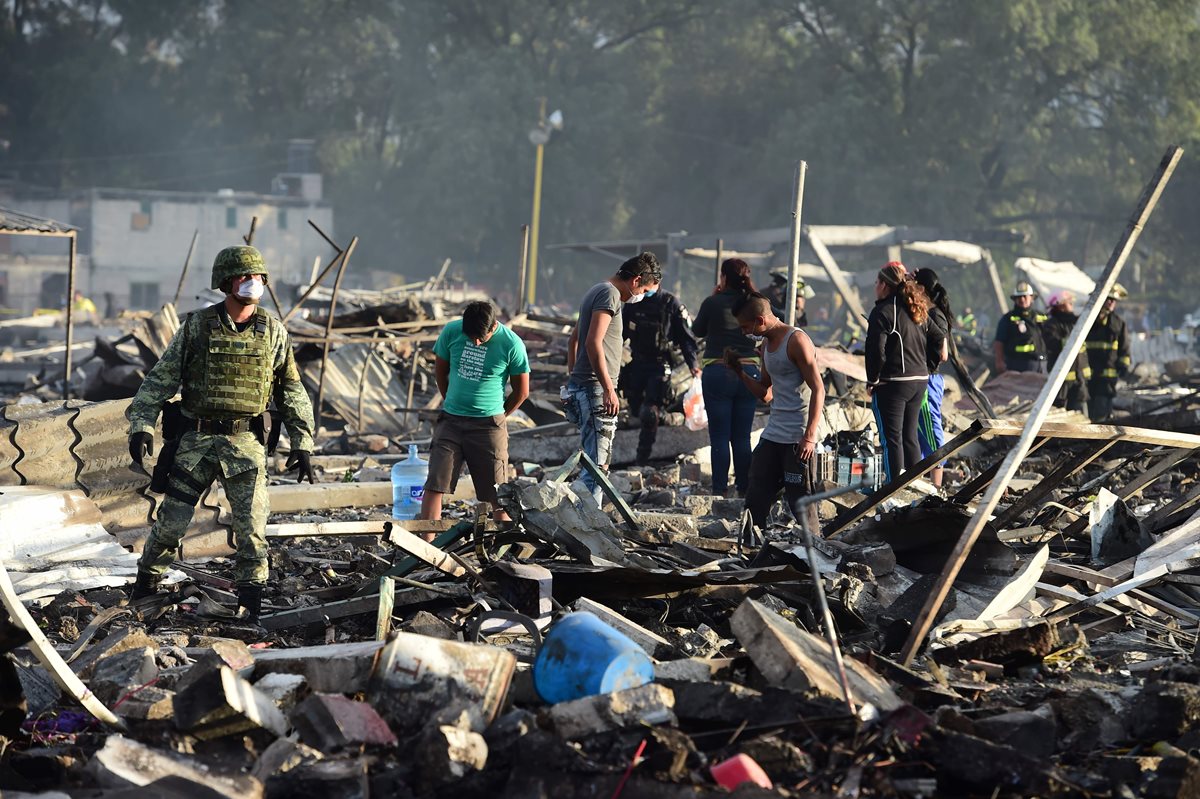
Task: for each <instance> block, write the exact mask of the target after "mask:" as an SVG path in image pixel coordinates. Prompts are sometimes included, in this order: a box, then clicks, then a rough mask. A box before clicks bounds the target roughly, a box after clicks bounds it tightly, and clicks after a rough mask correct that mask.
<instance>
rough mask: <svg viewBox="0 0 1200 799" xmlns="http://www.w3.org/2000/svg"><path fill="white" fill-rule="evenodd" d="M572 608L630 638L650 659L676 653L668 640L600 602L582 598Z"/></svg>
mask: <svg viewBox="0 0 1200 799" xmlns="http://www.w3.org/2000/svg"><path fill="white" fill-rule="evenodd" d="M571 607H572V608H573V609H575V610H585V611H587V612H588V613H591V614H594V615H596V616H598V617H599V618H600V621H602V622H604V623H605V624H607V625H608V626H610V627H612V628H613V629H615V630H617V632H620V633H623V634H625V635H627V636H629V638H630V639H632V640H633V642H634V643H635V644H637V645H638V646H640V647H641V648H642V649H643V650H645V652H646V654H647V655H649V656H650V657H670V656H671V655H672V654H673V653H674V652H675V647H674V646H672V644H671V642H670V641H668V640H667V639H666V638H663V637H662V636H661V635H659V634H658V633H654V632H651V631H650V630H647V629H646V628H645V627H643V626H642V625H640V624H638V623H637V622H634V621H631V620H629V619H627V618H625V617H624V616H622V615H621V614H620V613H617V612H616V611H615V610H613V609H612V608H610V607H608V606H607V605H601V604H600V603H599V602H596V601H594V600H591V599H588V598H587V597H580V598H579V599H577V600H575V604H574V605H572V606H571Z"/></svg>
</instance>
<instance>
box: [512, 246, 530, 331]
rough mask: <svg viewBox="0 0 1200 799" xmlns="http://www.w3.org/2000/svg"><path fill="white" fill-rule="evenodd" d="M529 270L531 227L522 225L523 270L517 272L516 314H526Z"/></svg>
mask: <svg viewBox="0 0 1200 799" xmlns="http://www.w3.org/2000/svg"><path fill="white" fill-rule="evenodd" d="M528 268H529V225H521V268H520V269H519V270H518V271H517V307H516V310H515V313H518V314H521V313H525V280H526V278H527V276H528V275H527V272H526V271H525V270H527V269H528Z"/></svg>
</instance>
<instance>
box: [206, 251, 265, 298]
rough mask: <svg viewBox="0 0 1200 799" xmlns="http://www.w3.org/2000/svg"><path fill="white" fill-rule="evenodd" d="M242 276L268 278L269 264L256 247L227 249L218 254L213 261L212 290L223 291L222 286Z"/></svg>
mask: <svg viewBox="0 0 1200 799" xmlns="http://www.w3.org/2000/svg"><path fill="white" fill-rule="evenodd" d="M242 275H262V276H263V277H264V278H266V277H267V276H268V275H267V262H266V261H264V260H263V257H262V253H261V252H259V251H258V250H257V249H255V248H254V247H246V246H241V245H239V246H237V247H226V248H225V249H223V250H221V251H220V252H219V253H217V257H216V259H215V260H214V261H213V269H212V288H213V289H216V290H218V291H219V290H220V289H221V284H222V283H224V282H225V281H226V280H232V279H233V278H235V277H241V276H242Z"/></svg>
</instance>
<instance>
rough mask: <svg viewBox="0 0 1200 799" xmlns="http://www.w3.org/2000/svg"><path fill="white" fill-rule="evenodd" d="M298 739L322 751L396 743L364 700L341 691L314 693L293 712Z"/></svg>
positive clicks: (386, 726)
mask: <svg viewBox="0 0 1200 799" xmlns="http://www.w3.org/2000/svg"><path fill="white" fill-rule="evenodd" d="M292 723H293V724H295V726H296V730H297V731H298V732H299V733H300V739H301V740H302V741H304V743H306V744H308V745H309V746H311V747H313V748H314V749H317V750H319V751H321V752H325V753H330V752H336V751H338V750H340V749H346V748H347V747H352V746H361V745H368V746H395V745H396V743H397V741H396V736H395V735H394V734H393V733H392V731H391V729H390V728H388V725H387V722H386V721H384V720H383V719H382V718H380V716H379V714H378V713H377V712H375V708H373V707H371V706H370V705H368V704H367V703H366V702H355V701H354V700H353V699H347V698H346V697H345V696H342V695H341V694H313V695H312V696H310V697H309V698H308V699H305V700H304V701H303V702H301V703H300V704H299V705H297V706H296V709H295V710H294V711H293V713H292Z"/></svg>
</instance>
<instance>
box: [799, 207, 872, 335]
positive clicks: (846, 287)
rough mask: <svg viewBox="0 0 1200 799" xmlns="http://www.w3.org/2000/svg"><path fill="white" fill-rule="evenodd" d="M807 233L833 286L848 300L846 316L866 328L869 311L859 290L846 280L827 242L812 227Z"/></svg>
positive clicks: (809, 244) (851, 322) (852, 323)
mask: <svg viewBox="0 0 1200 799" xmlns="http://www.w3.org/2000/svg"><path fill="white" fill-rule="evenodd" d="M807 235H808V246H810V247H812V248H813V252H815V253H816V254H817V260H818V261H820V262H821V266H823V267H824V268H825V274H827V275H829V280H830V281H831V282H832V283H833V287H834V288H836V289H837V291H838V294H840V295H841V296H842V299H843V300H845V302H846V317H847V319H848V320H849V322H850V325H851V327H858V328H865V327H866V326H867V311H866V309H865V308H863V305H862V302H861V301H860V300H859V299H858V291H857V290H855V288H854V287H853V286H851V285H850V284H849V283H847V282H846V275H845V273H843V272H842V270H841V268H839V267H838V265H837V261H835V260H833V254H832V253H830V252H829V248H828V247H826V246H825V242H823V241H821V239H819V238H817V236H815V235H813V232H812V229H811V228H810V229H809V231H808V233H807Z"/></svg>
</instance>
